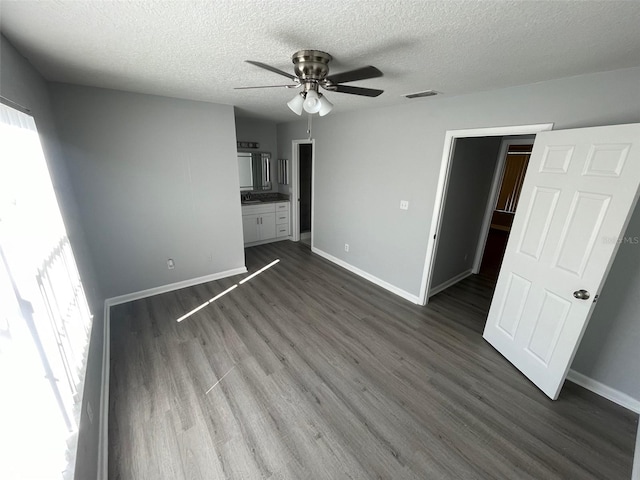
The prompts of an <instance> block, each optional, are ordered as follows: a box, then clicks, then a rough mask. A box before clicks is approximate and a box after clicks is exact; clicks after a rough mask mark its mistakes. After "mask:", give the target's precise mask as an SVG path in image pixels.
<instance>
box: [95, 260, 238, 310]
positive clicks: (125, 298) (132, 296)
mask: <svg viewBox="0 0 640 480" xmlns="http://www.w3.org/2000/svg"><path fill="white" fill-rule="evenodd" d="M242 273H247V267H239V268H234V269H231V270H225V271H224V272H218V273H212V274H210V275H205V276H203V277H197V278H191V279H189V280H183V281H181V282H176V283H170V284H168V285H161V286H159V287H154V288H149V289H147V290H141V291H139V292H133V293H127V294H126V295H120V296H117V297H111V298H107V299H106V300H105V305H108V306H110V307H112V306H114V305H119V304H121V303H127V302H133V301H134V300H140V299H142V298H148V297H153V296H154V295H159V294H161V293H167V292H173V291H174V290H180V289H181V288H186V287H193V286H194V285H200V284H201V283H207V282H212V281H214V280H220V279H221V278H226V277H232V276H233V275H240V274H242Z"/></svg>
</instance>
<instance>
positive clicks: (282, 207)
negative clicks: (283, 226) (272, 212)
mask: <svg viewBox="0 0 640 480" xmlns="http://www.w3.org/2000/svg"><path fill="white" fill-rule="evenodd" d="M284 211H287V212H288V211H289V202H282V203H276V212H284Z"/></svg>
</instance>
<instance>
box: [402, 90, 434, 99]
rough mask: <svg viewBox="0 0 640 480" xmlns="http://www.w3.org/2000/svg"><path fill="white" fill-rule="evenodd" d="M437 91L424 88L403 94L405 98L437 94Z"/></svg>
mask: <svg viewBox="0 0 640 480" xmlns="http://www.w3.org/2000/svg"><path fill="white" fill-rule="evenodd" d="M438 93H439V92H436V91H435V90H425V91H424V92H416V93H407V94H406V95H403V96H404V97H407V98H422V97H433V96H434V95H438Z"/></svg>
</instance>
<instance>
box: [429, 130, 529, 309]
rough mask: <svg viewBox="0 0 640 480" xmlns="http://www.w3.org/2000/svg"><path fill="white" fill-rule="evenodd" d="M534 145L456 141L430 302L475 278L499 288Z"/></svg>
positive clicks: (521, 140) (522, 140)
mask: <svg viewBox="0 0 640 480" xmlns="http://www.w3.org/2000/svg"><path fill="white" fill-rule="evenodd" d="M534 139H535V136H533V135H525V136H504V137H502V136H488V137H470V138H457V139H456V141H455V143H454V144H453V155H452V159H451V169H450V173H449V181H448V185H447V196H446V198H445V202H444V207H443V215H442V220H441V228H440V241H439V242H438V244H437V248H436V252H435V256H434V267H433V271H432V283H431V285H432V286H431V289H430V291H429V297H432V296H434V295H436V294H438V293H440V292H442V291H443V290H446V289H447V288H449V287H451V286H452V285H454V284H456V283H457V282H459V281H461V280H462V279H464V278H466V277H468V276H469V275H472V274H480V275H482V276H484V277H486V280H487V282H488V283H489V284H490V283H491V282H493V283H495V281H496V279H497V278H498V272H499V271H500V265H501V264H502V258H503V256H504V252H505V249H506V245H507V240H508V238H509V232H510V230H511V225H512V223H513V216H514V214H515V211H516V207H517V205H518V200H519V197H520V190H521V188H522V183H523V181H524V175H525V173H526V167H527V164H528V160H529V155H530V154H531V149H532V148H533V141H534Z"/></svg>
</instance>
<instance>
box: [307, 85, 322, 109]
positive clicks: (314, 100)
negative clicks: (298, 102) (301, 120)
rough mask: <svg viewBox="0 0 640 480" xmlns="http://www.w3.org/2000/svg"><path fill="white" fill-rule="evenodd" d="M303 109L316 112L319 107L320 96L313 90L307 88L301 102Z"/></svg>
mask: <svg viewBox="0 0 640 480" xmlns="http://www.w3.org/2000/svg"><path fill="white" fill-rule="evenodd" d="M302 106H303V107H304V111H305V112H307V113H318V112H319V111H320V108H321V106H322V105H321V104H320V96H319V95H318V92H316V91H315V90H309V91H308V92H307V96H306V98H305V99H304V103H303V104H302Z"/></svg>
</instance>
